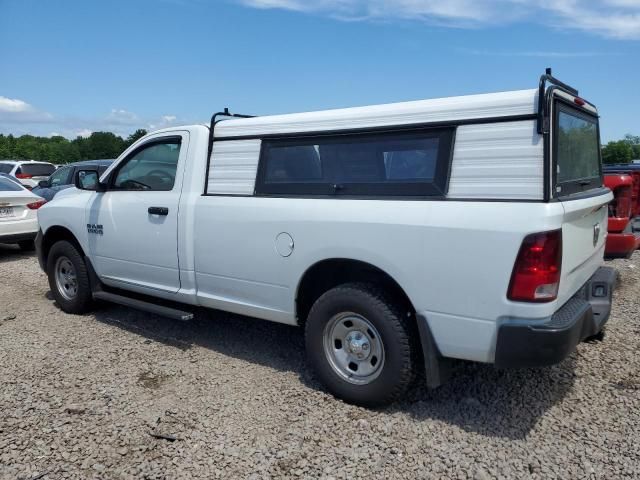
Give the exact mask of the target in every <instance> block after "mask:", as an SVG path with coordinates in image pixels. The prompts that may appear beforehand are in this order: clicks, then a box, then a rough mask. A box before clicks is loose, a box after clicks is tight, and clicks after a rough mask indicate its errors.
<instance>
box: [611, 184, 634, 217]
mask: <svg viewBox="0 0 640 480" xmlns="http://www.w3.org/2000/svg"><path fill="white" fill-rule="evenodd" d="M614 193H615V197H614V199H613V201H612V202H611V203H610V210H613V211H611V213H612V215H611V216H612V217H617V218H629V217H631V206H632V196H631V194H632V191H631V187H626V186H624V187H618V188H616V189H615V190H614Z"/></svg>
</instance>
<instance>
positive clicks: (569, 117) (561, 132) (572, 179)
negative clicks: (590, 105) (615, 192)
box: [553, 101, 603, 197]
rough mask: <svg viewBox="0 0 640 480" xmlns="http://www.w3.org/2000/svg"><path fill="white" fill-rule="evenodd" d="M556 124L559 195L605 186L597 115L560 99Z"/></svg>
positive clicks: (557, 191) (556, 178)
mask: <svg viewBox="0 0 640 480" xmlns="http://www.w3.org/2000/svg"><path fill="white" fill-rule="evenodd" d="M554 125H555V129H554V137H553V138H554V142H553V143H554V145H553V158H554V169H553V174H554V184H555V194H556V196H558V197H561V196H565V195H571V194H573V193H579V192H583V191H587V190H591V189H594V188H599V187H602V184H603V183H602V167H601V154H600V131H599V124H598V117H596V116H595V115H592V114H589V113H588V112H586V111H583V110H578V109H577V108H574V107H571V106H569V105H568V104H567V103H565V102H563V101H557V102H556V108H555V120H554Z"/></svg>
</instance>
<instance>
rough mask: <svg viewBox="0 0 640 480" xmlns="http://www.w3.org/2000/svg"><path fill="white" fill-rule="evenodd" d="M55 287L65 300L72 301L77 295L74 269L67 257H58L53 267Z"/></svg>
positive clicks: (76, 280) (76, 279)
mask: <svg viewBox="0 0 640 480" xmlns="http://www.w3.org/2000/svg"><path fill="white" fill-rule="evenodd" d="M54 271H55V277H56V287H57V288H58V292H59V293H60V295H62V297H63V298H64V299H65V300H73V299H74V298H75V297H76V295H78V278H77V276H76V269H75V268H74V266H73V263H71V260H69V259H68V258H67V257H64V256H63V257H59V258H58V259H57V260H56V265H55V270H54Z"/></svg>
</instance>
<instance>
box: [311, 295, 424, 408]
mask: <svg viewBox="0 0 640 480" xmlns="http://www.w3.org/2000/svg"><path fill="white" fill-rule="evenodd" d="M305 336H306V347H307V355H308V357H309V360H310V362H311V364H312V365H313V366H314V367H315V369H316V371H317V373H318V376H319V377H320V380H321V381H322V383H324V384H325V386H326V387H327V389H328V390H329V391H331V393H333V394H334V395H336V396H337V397H339V398H342V399H343V400H345V401H347V402H350V403H355V404H359V405H365V406H378V405H385V404H388V403H391V402H393V401H395V400H397V399H398V398H399V397H401V396H402V395H403V394H404V393H405V392H406V390H407V387H408V386H409V384H410V383H411V381H412V379H413V377H414V369H415V357H416V352H417V347H416V346H415V345H414V339H415V335H414V334H413V328H412V325H411V323H410V321H409V319H408V318H407V316H406V314H405V313H404V312H403V309H402V308H401V305H400V304H399V303H398V302H395V301H393V300H392V299H391V298H389V297H388V296H387V295H385V293H384V292H382V291H381V290H379V289H378V288H376V287H375V286H374V285H369V284H363V283H350V284H345V285H341V286H339V287H336V288H333V289H331V290H329V291H328V292H326V293H325V294H324V295H322V296H321V297H320V298H319V299H318V300H317V301H316V303H315V304H314V305H313V307H312V308H311V311H310V313H309V317H308V319H307V324H306V332H305Z"/></svg>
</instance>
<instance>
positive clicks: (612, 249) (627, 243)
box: [604, 233, 640, 258]
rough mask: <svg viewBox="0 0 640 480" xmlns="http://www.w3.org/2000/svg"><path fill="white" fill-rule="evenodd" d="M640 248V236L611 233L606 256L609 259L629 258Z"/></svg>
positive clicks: (608, 238) (608, 237) (605, 252)
mask: <svg viewBox="0 0 640 480" xmlns="http://www.w3.org/2000/svg"><path fill="white" fill-rule="evenodd" d="M639 247H640V235H636V234H634V233H609V234H608V235H607V245H606V247H605V251H604V255H605V257H607V258H628V257H630V256H631V255H632V254H633V252H634V251H635V250H637V249H638V248H639Z"/></svg>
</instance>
